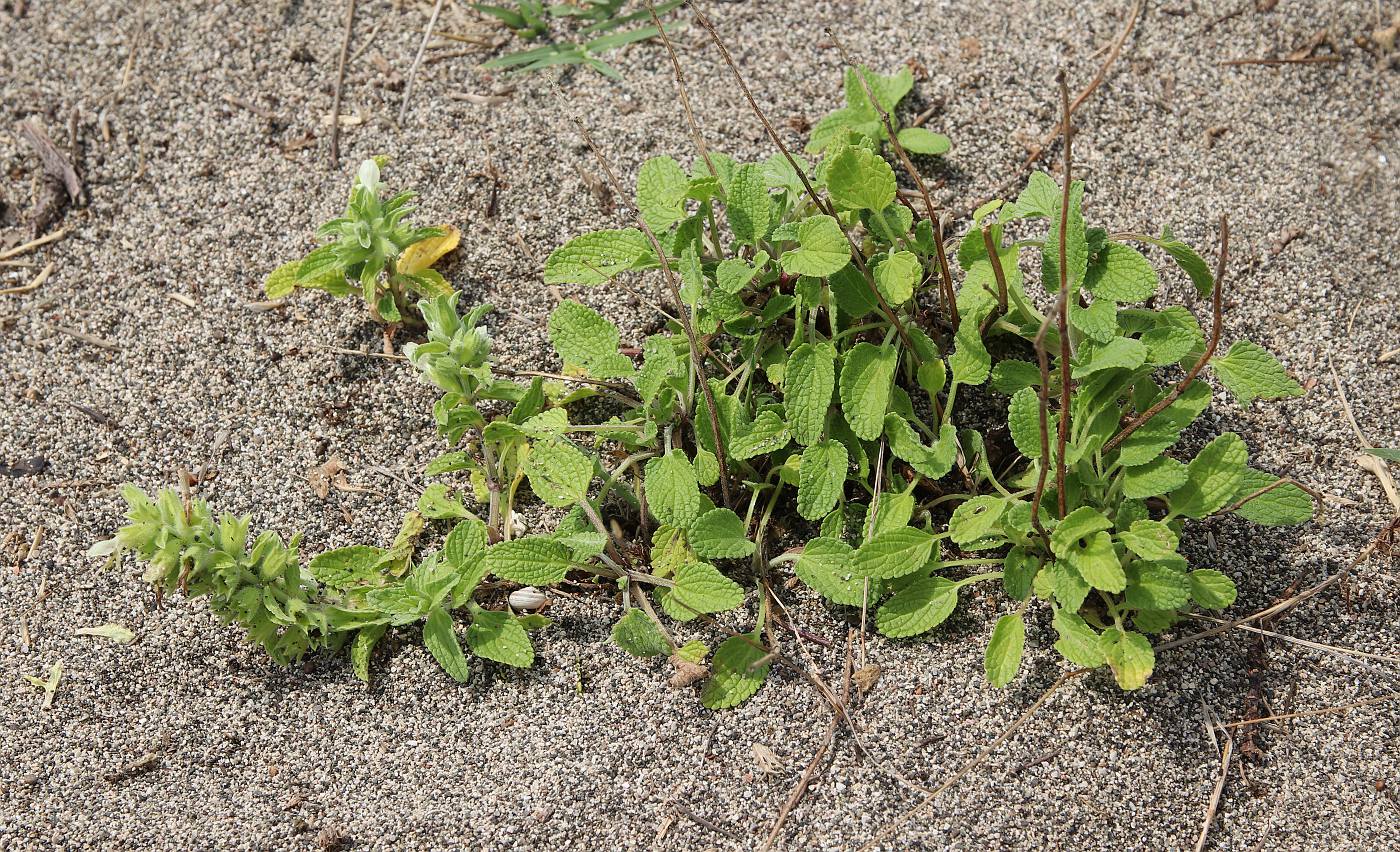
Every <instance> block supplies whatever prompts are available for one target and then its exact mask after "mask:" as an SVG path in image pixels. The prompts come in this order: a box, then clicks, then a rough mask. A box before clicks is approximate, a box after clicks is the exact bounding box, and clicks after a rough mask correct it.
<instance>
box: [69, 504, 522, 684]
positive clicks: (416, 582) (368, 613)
mask: <svg viewBox="0 0 1400 852" xmlns="http://www.w3.org/2000/svg"><path fill="white" fill-rule="evenodd" d="M122 496H123V497H124V498H125V500H126V502H127V506H128V510H127V519H128V520H129V521H130V523H129V524H128V525H126V526H124V527H122V528H121V529H120V530H118V531H117V535H116V537H115V538H114V539H112V540H111V541H107V542H101V543H99V544H98V545H96V546H95V547H94V548H93V550H92V552H93V554H94V555H107V556H113V557H115V558H120V555H121V552H122V551H124V550H130V551H133V552H135V553H136V554H137V556H138V557H140V558H141V559H143V560H144V561H145V562H147V564H148V568H147V570H146V572H145V575H144V579H145V580H146V581H148V582H150V583H153V584H154V585H155V587H156V589H157V591H158V592H160V593H172V592H174V591H176V590H179V591H180V592H182V593H183V594H185V595H186V596H188V597H191V598H201V597H202V598H205V599H206V600H207V602H208V605H209V608H210V610H211V611H212V612H213V613H214V614H215V615H216V616H217V617H218V618H219V619H220V620H221V621H223V622H225V623H228V622H236V623H238V624H239V625H241V626H242V627H243V628H244V629H245V630H246V631H247V633H248V639H249V641H252V642H254V643H256V644H258V645H260V646H262V648H263V649H264V650H266V651H267V653H268V656H270V657H271V658H272V659H273V661H274V662H276V663H278V664H280V665H289V664H291V663H293V662H295V661H297V660H300V659H301V658H302V657H303V656H304V655H305V654H306V653H308V652H310V651H317V650H322V649H328V650H332V651H334V650H339V649H341V648H343V647H346V646H347V645H348V646H349V649H350V659H351V665H352V667H353V668H354V670H355V674H356V675H357V676H358V677H359V678H360V679H361V680H365V681H368V680H369V661H370V654H371V653H372V652H373V650H374V646H375V644H376V643H378V641H379V640H380V638H382V637H383V636H384V633H385V631H386V630H388V629H389V628H390V627H403V626H405V625H411V624H418V623H421V624H422V625H423V626H422V636H423V642H424V644H425V645H426V647H427V648H428V650H429V651H430V652H431V653H432V655H433V657H434V659H436V660H437V661H438V663H439V664H440V665H441V666H442V668H443V670H445V671H446V672H447V673H448V674H449V675H451V676H452V677H453V678H454V679H456V680H458V681H465V680H466V679H467V676H468V664H467V660H466V656H465V654H464V653H463V651H462V648H461V644H460V643H459V642H458V640H457V637H456V632H455V629H454V621H453V619H452V616H451V614H450V613H451V611H452V610H458V609H465V610H466V611H467V612H468V614H469V615H470V621H471V623H470V626H469V627H468V629H467V632H466V641H467V646H468V648H470V649H471V651H472V652H473V653H474V654H476V655H477V656H479V657H482V658H484V659H489V660H495V661H496V662H501V663H506V664H507V665H512V666H528V665H530V663H531V662H532V661H533V660H534V649H533V647H532V646H531V643H530V640H529V636H528V634H527V632H526V631H530V630H538V629H540V628H542V627H545V626H547V625H548V623H549V621H548V619H545V618H544V617H543V616H540V615H535V614H529V615H521V616H517V615H515V614H514V613H512V612H510V611H509V610H508V609H506V610H489V609H484V608H482V607H481V606H480V605H478V604H477V603H476V602H474V601H473V600H472V595H473V593H474V592H476V591H477V587H478V584H479V583H480V582H481V578H482V574H483V571H482V568H483V565H484V560H483V556H484V552H485V549H486V526H485V524H483V523H482V522H481V521H479V520H476V519H474V518H471V517H470V516H469V515H467V517H466V519H465V520H462V521H461V522H460V523H457V524H456V526H454V527H453V529H452V531H451V532H450V533H449V534H448V535H447V537H446V539H445V541H444V543H443V548H442V551H441V552H440V553H428V554H426V555H424V556H422V557H421V558H419V559H418V560H416V561H415V560H414V558H413V557H414V545H415V541H416V540H417V538H418V536H419V535H420V534H421V533H422V532H423V530H424V526H425V524H426V517H425V515H424V513H423V512H422V511H415V512H410V513H409V514H408V516H407V517H406V518H405V519H404V524H403V527H402V529H401V530H400V533H399V535H398V536H397V537H396V539H395V541H394V543H393V544H392V545H391V546H390V547H388V548H378V547H370V546H367V545H355V546H351V547H343V548H340V549H337V550H331V551H328V552H326V553H322V554H320V555H319V556H317V557H316V558H315V559H312V560H311V563H310V565H309V567H308V569H307V570H303V569H302V567H301V564H300V561H299V557H298V553H297V539H296V537H293V539H292V541H291V544H290V545H284V544H283V543H282V540H281V539H280V538H279V537H278V536H277V535H276V534H274V533H270V532H264V533H261V534H260V535H259V536H258V537H257V538H256V539H255V540H254V541H253V542H252V545H251V547H250V546H249V542H248V530H249V525H250V521H249V519H248V518H247V517H244V518H236V517H233V516H231V515H225V516H223V517H222V518H219V519H218V520H217V521H216V520H215V519H214V516H213V514H212V513H211V512H210V510H209V507H208V506H207V505H206V504H205V503H204V502H203V501H198V500H196V501H190V502H182V501H181V498H180V497H179V495H177V494H176V493H175V492H174V491H173V490H169V489H167V490H165V491H162V492H161V493H160V495H159V496H158V497H157V499H156V500H154V501H152V500H151V499H150V498H149V497H147V496H146V494H145V493H144V492H142V491H141V490H140V489H138V488H135V487H134V486H126V487H125V488H124V489H123V491H122ZM423 503H424V504H425V505H420V509H423V508H425V507H427V508H429V510H431V508H435V507H436V504H435V503H434V501H432V500H431V499H427V498H425V500H424V501H423ZM462 514H464V515H466V513H465V512H463V513H462ZM445 516H446V515H441V514H439V515H436V517H439V518H440V517H445Z"/></svg>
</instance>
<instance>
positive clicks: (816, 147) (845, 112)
mask: <svg viewBox="0 0 1400 852" xmlns="http://www.w3.org/2000/svg"><path fill="white" fill-rule="evenodd" d="M913 88H914V74H913V72H912V71H910V70H909V69H908V68H901V69H899V70H898V71H896V72H895V73H894V74H890V75H888V76H884V75H880V74H876V73H874V72H872V71H871V70H870V69H868V68H865V67H863V66H861V67H855V68H847V69H846V87H845V91H846V106H845V107H843V108H841V109H838V110H836V111H835V112H832V113H831V114H829V115H827V116H826V117H824V118H822V119H821V120H820V121H818V122H817V124H816V126H814V127H813V128H812V135H811V138H810V139H809V140H808V142H807V153H809V154H820V153H821V152H822V151H825V150H826V149H827V147H828V146H830V145H832V144H833V143H837V142H840V143H847V144H849V143H850V142H851V140H852V139H857V140H858V139H860V138H861V137H864V138H867V139H874V140H876V141H877V142H887V141H889V139H890V134H891V127H893V132H894V138H895V139H897V140H898V141H899V144H900V145H901V146H902V147H903V148H904V150H905V151H908V152H909V153H912V154H928V155H939V154H946V153H948V151H949V149H950V148H951V147H952V143H951V142H950V141H949V140H948V137H947V136H944V135H943V134H942V133H934V132H933V131H932V130H928V129H925V128H923V127H905V128H900V127H899V125H898V124H897V123H895V121H894V119H895V118H896V116H895V107H897V106H899V102H900V101H902V100H904V98H905V96H906V95H908V94H909V92H910V91H911V90H912V89H913ZM886 115H888V116H889V117H890V119H891V121H890V124H888V125H887V124H886V123H885V120H884V119H885V116H886Z"/></svg>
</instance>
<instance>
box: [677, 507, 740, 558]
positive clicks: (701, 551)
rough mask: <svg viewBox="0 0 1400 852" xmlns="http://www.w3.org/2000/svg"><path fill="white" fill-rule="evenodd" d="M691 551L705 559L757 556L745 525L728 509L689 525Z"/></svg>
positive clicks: (720, 510) (707, 514)
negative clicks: (746, 534) (754, 553)
mask: <svg viewBox="0 0 1400 852" xmlns="http://www.w3.org/2000/svg"><path fill="white" fill-rule="evenodd" d="M688 537H689V539H690V546H691V549H693V550H694V551H695V555H696V556H699V557H700V558H702V559H742V558H743V557H745V556H750V555H752V554H753V552H754V543H753V542H751V541H749V540H748V538H747V537H745V534H744V522H743V521H741V520H740V519H739V516H738V515H736V514H734V512H732V511H731V510H729V509H711V510H710V511H708V512H706V513H705V514H703V515H701V516H700V517H699V518H696V519H695V523H693V524H691V525H690V530H689V531H688Z"/></svg>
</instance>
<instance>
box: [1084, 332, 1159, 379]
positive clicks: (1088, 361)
mask: <svg viewBox="0 0 1400 852" xmlns="http://www.w3.org/2000/svg"><path fill="white" fill-rule="evenodd" d="M1086 354H1087V355H1088V357H1087V358H1086V357H1085V355H1086ZM1146 361H1147V347H1146V346H1144V345H1143V343H1142V341H1140V340H1135V339H1133V338H1131V337H1115V338H1113V339H1112V340H1110V341H1109V342H1108V343H1105V344H1103V345H1094V346H1092V347H1090V346H1089V344H1087V343H1086V344H1085V345H1083V346H1081V347H1080V349H1079V363H1078V364H1076V365H1075V367H1074V370H1073V372H1072V373H1071V375H1072V376H1073V377H1074V378H1076V379H1082V378H1084V377H1085V376H1090V375H1093V374H1094V373H1097V372H1099V371H1101V370H1114V369H1126V370H1133V369H1136V368H1138V367H1141V366H1142V365H1143V364H1144V363H1145V362H1146Z"/></svg>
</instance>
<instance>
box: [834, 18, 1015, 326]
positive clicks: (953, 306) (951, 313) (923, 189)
mask: <svg viewBox="0 0 1400 852" xmlns="http://www.w3.org/2000/svg"><path fill="white" fill-rule="evenodd" d="M826 36H827V38H829V39H831V43H832V44H834V45H836V50H837V51H838V52H839V53H840V54H841V61H842V62H844V63H846V65H847V66H849V67H851V68H855V71H856V77H857V78H858V79H859V80H860V85H861V87H862V88H863V89H865V96H866V97H867V98H869V99H870V103H872V104H874V105H875V109H876V111H878V112H879V113H880V119H881V120H882V121H883V122H884V123H885V132H886V134H887V135H888V136H889V137H890V147H892V148H894V153H895V156H896V157H898V158H899V163H900V165H902V166H904V170H905V171H906V172H908V173H909V176H910V177H912V178H913V179H914V185H915V186H916V187H918V189H919V194H920V195H921V196H923V199H924V210H925V214H926V215H927V216H928V218H929V222H930V224H932V225H933V249H934V254H935V255H936V257H937V259H938V273H939V276H940V278H941V279H942V280H941V281H940V286H939V289H940V291H941V292H942V295H943V300H944V304H946V305H947V306H948V320H949V322H951V323H952V324H953V328H954V329H955V330H956V329H957V327H958V305H957V297H956V296H955V295H954V294H953V277H952V275H951V274H950V272H949V269H948V254H947V252H945V251H944V249H943V219H942V217H941V216H940V215H938V213H937V212H936V211H937V208H936V207H934V205H933V198H932V197H931V196H930V195H929V192H928V186H927V185H925V184H924V179H923V176H921V175H920V174H919V172H918V170H917V169H915V168H914V162H913V161H912V160H910V159H909V154H908V153H906V152H905V150H904V146H903V145H901V144H900V143H899V134H898V133H897V132H895V126H894V119H892V118H891V117H890V113H889V110H887V109H885V105H884V104H882V103H880V99H879V98H877V97H875V93H874V92H873V91H871V90H870V82H869V81H868V80H866V79H865V75H864V74H862V73H860V69H859V68H856V66H855V64H854V63H852V62H851V57H850V56H849V55H847V53H846V47H845V45H843V44H841V40H840V39H838V38H837V37H836V33H834V32H832V31H831V28H830V27H827V29H826ZM909 210H910V212H911V213H912V212H913V210H914V208H913V207H912V206H911V207H910V208H909ZM1001 308H1002V311H1003V312H1004V311H1005V310H1006V292H1005V290H1003V292H1002V305H1001Z"/></svg>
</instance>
